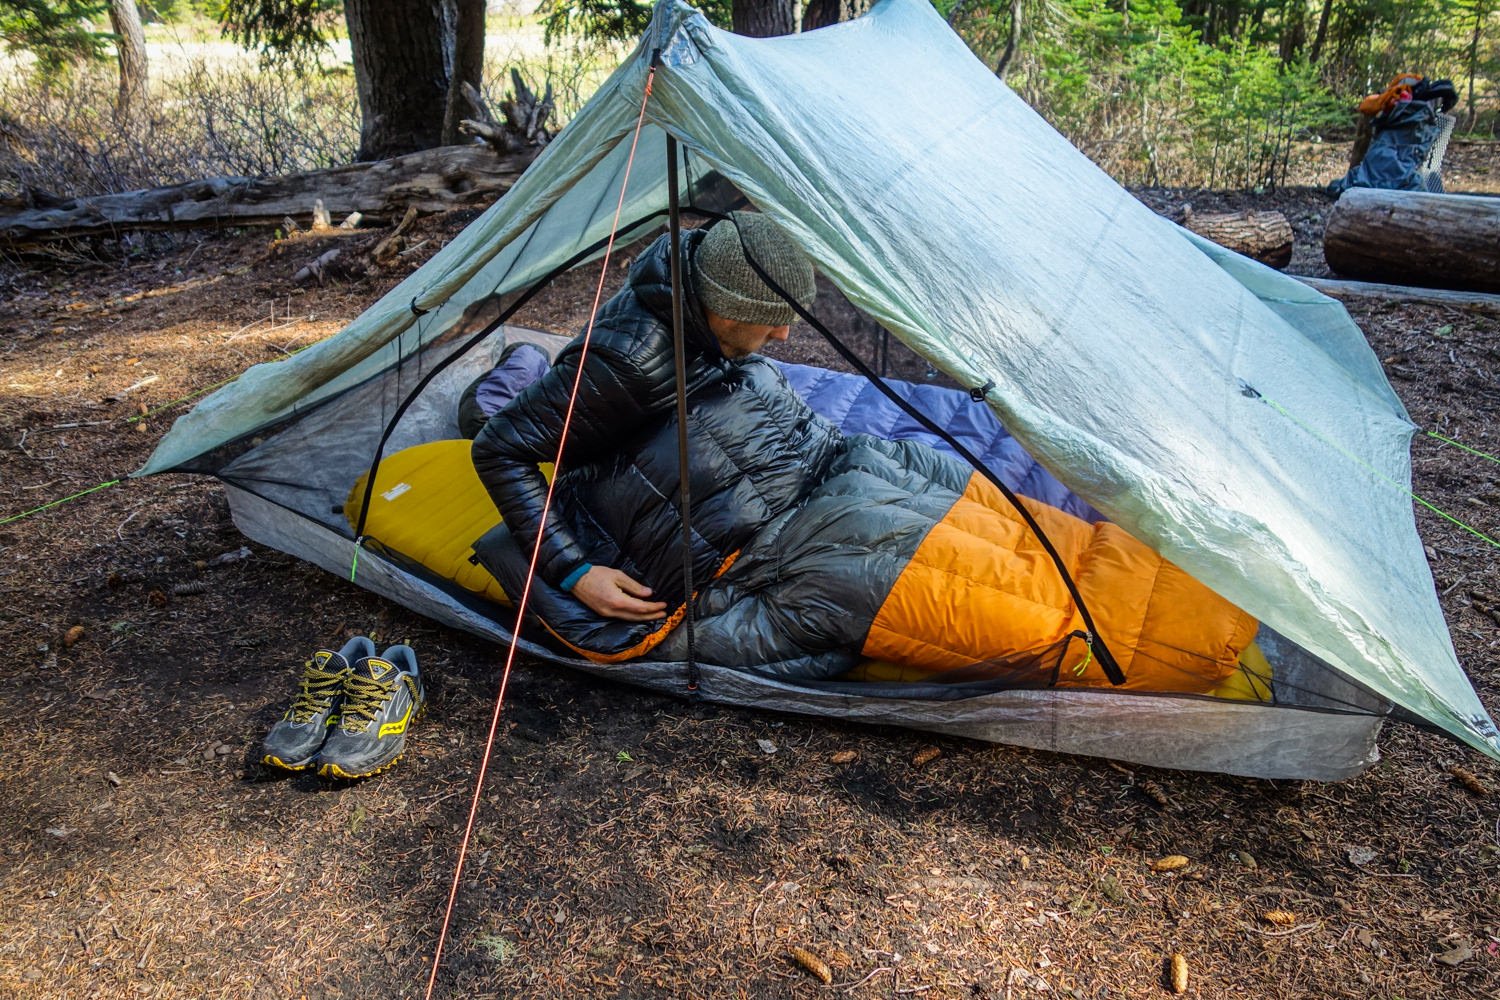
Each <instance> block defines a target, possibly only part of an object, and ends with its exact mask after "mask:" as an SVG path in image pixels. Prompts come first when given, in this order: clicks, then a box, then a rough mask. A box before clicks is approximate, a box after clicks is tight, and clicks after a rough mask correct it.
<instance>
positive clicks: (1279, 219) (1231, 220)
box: [1182, 212, 1294, 271]
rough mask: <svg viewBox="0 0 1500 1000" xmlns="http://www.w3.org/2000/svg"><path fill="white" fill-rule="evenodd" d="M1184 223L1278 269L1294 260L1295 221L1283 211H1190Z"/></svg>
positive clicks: (1218, 241) (1219, 242)
mask: <svg viewBox="0 0 1500 1000" xmlns="http://www.w3.org/2000/svg"><path fill="white" fill-rule="evenodd" d="M1182 224H1183V225H1184V226H1186V227H1187V228H1188V229H1191V230H1192V231H1193V232H1195V233H1197V234H1198V235H1199V236H1203V237H1206V238H1208V239H1211V240H1213V241H1214V242H1215V243H1217V244H1219V246H1221V247H1226V248H1228V249H1230V250H1233V251H1234V252H1235V253H1240V254H1244V255H1245V256H1246V257H1249V258H1251V259H1252V260H1258V261H1260V262H1261V263H1262V264H1266V265H1269V266H1271V267H1274V268H1276V269H1277V270H1278V271H1279V270H1281V269H1282V268H1284V267H1286V266H1287V265H1288V264H1290V263H1291V262H1292V246H1293V242H1294V240H1293V236H1292V224H1291V223H1290V222H1288V221H1287V219H1286V216H1284V215H1282V214H1281V213H1280V212H1217V213H1212V214H1209V213H1204V214H1194V213H1192V212H1189V213H1188V214H1187V216H1186V218H1184V220H1183V223H1182Z"/></svg>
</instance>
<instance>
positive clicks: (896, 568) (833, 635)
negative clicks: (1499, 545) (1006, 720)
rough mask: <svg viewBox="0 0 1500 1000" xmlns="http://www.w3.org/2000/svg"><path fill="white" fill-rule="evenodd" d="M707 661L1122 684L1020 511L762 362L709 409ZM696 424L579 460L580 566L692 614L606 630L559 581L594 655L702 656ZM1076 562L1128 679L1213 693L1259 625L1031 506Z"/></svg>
mask: <svg viewBox="0 0 1500 1000" xmlns="http://www.w3.org/2000/svg"><path fill="white" fill-rule="evenodd" d="M688 438H689V441H690V442H691V448H692V452H691V463H690V476H689V488H690V493H691V496H692V499H693V506H692V522H693V548H692V564H693V582H694V590H695V592H696V600H695V602H694V607H695V616H696V621H695V635H694V638H695V649H694V654H695V657H696V658H697V659H698V660H699V661H700V662H704V663H712V664H718V665H723V666H730V667H736V668H740V669H744V670H750V671H754V672H757V673H762V674H768V675H772V676H777V677H781V678H785V679H789V680H819V679H828V678H832V677H835V676H837V675H839V674H842V673H844V672H845V671H847V670H848V669H849V668H850V667H852V666H853V665H854V664H855V663H857V662H859V661H860V660H861V659H862V658H864V657H871V658H875V659H879V660H885V661H891V662H895V663H899V664H905V665H910V666H913V667H916V668H920V669H922V670H924V671H937V672H942V673H947V674H951V675H952V676H954V677H956V678H957V677H961V678H963V679H965V680H968V679H975V680H980V679H982V680H996V681H1003V682H1005V683H1008V684H1015V685H1034V684H1035V685H1040V684H1057V685H1103V684H1107V683H1108V681H1107V680H1106V679H1105V677H1104V674H1103V671H1102V669H1101V668H1100V666H1099V664H1098V661H1097V659H1096V658H1095V657H1094V656H1093V653H1092V650H1091V649H1090V648H1089V646H1088V644H1087V642H1086V641H1085V637H1086V633H1085V631H1084V629H1083V624H1082V620H1081V617H1080V615H1079V613H1078V610H1077V608H1075V607H1074V606H1073V603H1072V600H1071V597H1070V595H1069V593H1068V591H1067V589H1066V587H1065V586H1064V585H1063V582H1062V579H1061V577H1060V575H1059V574H1058V572H1057V569H1056V567H1055V566H1054V565H1053V563H1052V560H1051V558H1050V557H1049V556H1048V555H1047V554H1046V553H1045V552H1044V551H1043V549H1042V547H1041V545H1040V543H1039V541H1038V540H1037V538H1036V537H1035V535H1034V534H1033V533H1032V532H1031V530H1030V528H1028V527H1027V526H1026V525H1025V523H1024V522H1023V521H1022V520H1021V519H1020V517H1019V515H1018V514H1017V513H1016V512H1015V510H1014V509H1013V508H1012V507H1011V505H1010V503H1009V502H1008V501H1007V500H1006V499H1005V498H1004V497H1003V496H1002V495H1001V494H1000V492H999V491H998V490H997V489H996V488H995V487H994V486H993V485H991V484H990V483H989V482H988V481H987V480H985V479H983V478H982V477H980V476H978V475H977V474H976V473H974V472H973V471H972V470H971V469H970V468H969V467H968V466H967V465H965V464H964V463H963V462H961V461H959V460H958V459H956V458H953V457H952V456H949V455H944V454H940V453H939V452H937V451H935V450H934V449H932V448H929V447H927V446H925V445H922V444H920V443H917V442H912V441H894V442H893V441H886V440H882V439H879V438H875V437H872V436H868V435H852V436H845V435H844V434H842V433H840V432H839V430H838V429H837V428H836V427H834V426H833V425H832V424H831V423H830V422H828V421H827V420H825V419H823V418H822V417H820V416H819V415H818V414H817V413H815V412H813V410H812V409H811V408H810V407H809V406H808V405H807V404H806V403H805V402H804V401H803V400H802V399H801V397H799V396H798V395H797V394H796V393H795V392H793V391H792V390H791V389H790V387H789V386H788V384H787V379H786V376H785V375H784V374H783V372H782V371H781V369H779V368H778V367H777V366H776V365H774V364H772V363H771V362H768V361H766V360H765V359H763V358H759V357H756V356H752V357H750V358H749V359H747V360H745V361H743V362H740V363H737V364H733V365H730V366H728V371H727V372H726V373H725V374H724V376H723V377H722V378H721V379H720V380H718V381H717V382H714V383H712V384H710V385H708V386H705V387H703V388H701V389H699V390H698V391H697V392H695V393H694V394H693V395H692V396H691V399H690V408H689V414H688ZM677 476H678V459H677V426H676V417H675V414H669V415H667V416H666V417H664V418H663V419H662V420H660V421H658V422H657V423H655V424H654V425H652V426H650V427H648V428H647V429H645V430H643V431H641V432H639V433H637V434H636V435H635V436H634V437H632V438H631V439H629V440H626V441H623V442H620V444H619V445H618V446H617V447H616V448H615V450H614V451H613V453H612V454H610V455H607V456H601V457H599V458H598V459H596V460H595V461H592V462H588V463H584V464H581V465H579V466H577V467H575V468H573V469H567V468H565V469H564V472H563V474H562V475H561V476H560V477H559V478H558V490H557V494H556V496H555V498H554V511H555V512H556V516H557V517H558V518H559V520H561V521H562V522H564V523H566V524H567V525H568V526H569V528H570V535H571V538H572V539H573V540H574V544H576V545H577V546H578V547H579V549H580V551H581V552H582V554H583V558H585V559H587V561H589V562H591V563H594V564H597V565H607V566H614V567H617V568H619V569H621V570H623V571H625V572H626V573H628V574H630V575H631V576H632V577H634V578H635V579H637V580H640V581H642V582H643V583H645V584H647V585H648V586H650V587H651V588H652V589H653V591H654V592H655V593H656V594H657V595H660V596H661V597H662V599H664V600H666V601H667V602H668V605H669V606H670V607H673V608H675V609H676V610H675V611H674V613H672V614H671V615H669V616H668V617H667V618H665V619H663V620H661V621H659V622H648V623H634V622H625V621H619V620H616V619H609V618H603V617H601V616H599V615H596V614H594V613H593V612H592V611H591V610H589V609H588V608H587V607H585V606H584V605H583V604H581V603H580V602H578V601H577V600H575V599H574V598H573V597H572V596H571V595H570V594H568V593H567V592H566V591H564V590H563V589H562V588H561V587H559V586H557V585H555V584H553V583H550V582H549V581H547V580H546V579H545V578H544V577H542V578H538V579H537V580H536V582H535V583H534V584H533V592H532V599H531V610H532V612H533V613H534V614H535V615H536V617H537V618H538V619H540V620H541V622H542V623H543V624H544V625H545V626H546V627H547V628H548V629H549V630H550V631H551V632H552V633H553V634H554V635H555V636H556V637H557V638H558V639H560V640H561V641H563V642H564V643H566V644H567V645H568V646H569V647H571V648H572V649H573V650H575V651H576V652H577V653H578V654H580V655H581V656H584V657H586V658H588V659H591V660H594V661H596V662H623V661H626V660H630V659H635V658H640V657H650V658H655V659H664V660H681V659H684V658H686V652H687V650H686V637H685V630H683V629H681V628H679V627H678V626H679V625H680V623H681V621H682V617H683V614H684V603H685V602H684V600H683V597H684V583H685V581H684V579H683V572H682V557H681V548H680V546H681V534H682V533H681V523H680V520H679V519H678V516H677V511H676V506H675V505H676V498H677V496H678V489H677V486H678V483H677ZM1024 502H1026V503H1027V504H1028V506H1029V507H1030V509H1031V511H1032V513H1033V515H1034V516H1035V517H1037V519H1038V520H1039V521H1040V522H1041V524H1042V527H1043V529H1044V531H1045V532H1046V533H1047V535H1048V537H1049V538H1051V540H1052V542H1053V544H1054V545H1055V546H1056V547H1057V549H1058V550H1059V551H1060V552H1061V553H1062V555H1063V557H1064V559H1065V561H1066V563H1067V565H1068V567H1069V572H1070V574H1071V575H1072V576H1073V578H1074V579H1075V580H1076V581H1077V584H1078V586H1079V588H1080V591H1081V593H1082V595H1083V598H1084V601H1085V603H1086V604H1087V606H1088V608H1089V610H1090V611H1091V612H1092V614H1093V616H1094V619H1095V623H1096V625H1097V626H1098V628H1099V630H1100V633H1101V634H1102V635H1103V637H1104V639H1105V641H1106V642H1107V643H1108V644H1109V647H1110V649H1111V651H1112V652H1113V653H1114V654H1115V657H1116V659H1117V660H1118V661H1119V663H1120V665H1121V667H1122V668H1123V670H1124V671H1125V674H1126V677H1127V682H1126V686H1127V687H1130V688H1140V689H1148V690H1156V691H1207V690H1210V689H1212V688H1214V687H1215V686H1216V685H1217V684H1218V683H1219V682H1220V681H1221V680H1222V679H1223V678H1224V677H1226V676H1227V675H1228V674H1230V673H1231V672H1232V671H1234V669H1235V667H1236V662H1237V660H1238V657H1239V655H1240V652H1241V651H1242V650H1243V649H1244V648H1245V647H1246V646H1247V645H1248V644H1249V643H1250V642H1251V640H1252V639H1253V638H1254V634H1255V630H1256V622H1255V621H1254V620H1253V619H1252V618H1251V617H1250V616H1248V615H1246V614H1244V613H1243V612H1241V611H1239V610H1238V609H1236V608H1235V607H1233V606H1232V605H1230V604H1228V603H1227V602H1225V601H1224V600H1222V599H1221V598H1219V597H1218V596H1217V595H1215V594H1213V593H1212V592H1211V591H1209V590H1208V589H1207V588H1205V587H1203V586H1202V585H1200V584H1198V583H1197V582H1196V581H1194V580H1192V579H1191V578H1190V577H1188V576H1187V575H1186V574H1184V573H1182V572H1181V571H1180V570H1178V569H1177V568H1176V567H1175V566H1173V565H1171V564H1170V563H1168V562H1166V561H1165V560H1163V559H1161V558H1160V557H1159V556H1157V555H1155V554H1154V553H1153V552H1151V551H1150V550H1149V549H1147V548H1146V547H1145V546H1143V545H1141V544H1140V543H1139V542H1137V541H1136V540H1135V539H1133V538H1131V537H1130V536H1129V535H1128V534H1127V533H1125V532H1124V531H1123V530H1121V529H1120V528H1118V527H1117V526H1115V525H1112V524H1109V523H1105V522H1100V523H1089V522H1087V521H1084V520H1083V519H1081V518H1079V517H1076V516H1074V515H1072V514H1068V513H1065V512H1063V511H1061V510H1058V509H1056V508H1053V507H1050V506H1048V505H1046V504H1042V503H1039V502H1036V501H1030V500H1027V501H1024ZM475 552H476V554H477V556H478V557H479V558H480V559H481V561H483V562H484V564H485V565H486V566H487V567H488V568H489V569H490V571H491V572H492V573H493V574H494V575H495V577H496V578H497V579H498V580H499V582H500V584H501V586H502V587H503V588H504V589H505V590H506V591H507V592H510V593H519V591H520V588H521V586H522V585H523V583H524V579H525V574H526V569H527V562H528V559H527V556H528V555H529V550H526V551H523V549H522V547H521V546H519V545H517V544H516V542H515V540H514V538H513V537H512V536H511V534H510V531H509V529H508V528H507V527H506V526H505V525H503V524H502V525H499V526H497V527H496V528H495V529H493V530H492V531H490V532H488V533H487V534H486V535H485V536H484V537H483V538H482V539H481V540H479V541H478V542H477V543H476V544H475Z"/></svg>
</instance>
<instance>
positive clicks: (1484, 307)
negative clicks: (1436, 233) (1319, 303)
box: [1292, 274, 1500, 316]
mask: <svg viewBox="0 0 1500 1000" xmlns="http://www.w3.org/2000/svg"><path fill="white" fill-rule="evenodd" d="M1292 277H1294V278H1296V279H1297V280H1298V281H1300V282H1302V283H1303V284H1304V285H1307V286H1308V287H1309V288H1313V289H1316V290H1317V291H1320V292H1322V293H1323V294H1324V295H1330V296H1332V297H1333V298H1336V299H1340V300H1342V301H1350V300H1354V301H1359V300H1361V299H1364V300H1372V301H1376V302H1390V303H1396V302H1414V303H1416V304H1417V305H1424V306H1447V307H1449V308H1452V309H1462V310H1464V311H1466V312H1482V313H1487V314H1491V315H1497V316H1500V295H1496V294H1495V293H1493V292H1455V291H1451V290H1449V289H1446V288H1413V287H1412V286H1410V285H1386V284H1378V283H1375V282H1370V281H1340V280H1338V279H1336V278H1310V277H1307V276H1305V275H1301V274H1294V275H1292Z"/></svg>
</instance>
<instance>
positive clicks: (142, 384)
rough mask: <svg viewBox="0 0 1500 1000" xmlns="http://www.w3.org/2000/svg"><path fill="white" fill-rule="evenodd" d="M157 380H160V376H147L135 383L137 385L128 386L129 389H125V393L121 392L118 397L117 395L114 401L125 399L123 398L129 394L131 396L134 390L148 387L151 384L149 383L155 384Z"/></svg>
mask: <svg viewBox="0 0 1500 1000" xmlns="http://www.w3.org/2000/svg"><path fill="white" fill-rule="evenodd" d="M159 378H161V376H160V375H148V376H146V377H145V378H143V379H141V380H140V381H139V382H137V383H136V384H135V385H133V386H130V387H129V388H128V389H126V390H125V391H124V392H121V393H120V394H119V395H117V396H116V397H115V398H116V399H120V398H123V397H125V396H128V395H130V394H131V393H132V392H135V391H136V390H137V389H140V388H144V387H145V386H148V385H150V384H151V383H152V382H155V381H156V380H157V379H159Z"/></svg>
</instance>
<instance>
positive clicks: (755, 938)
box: [750, 879, 779, 955]
mask: <svg viewBox="0 0 1500 1000" xmlns="http://www.w3.org/2000/svg"><path fill="white" fill-rule="evenodd" d="M778 884H779V883H777V881H776V880H775V879H772V880H771V882H770V884H769V885H767V886H766V887H765V888H764V889H762V890H761V891H760V899H759V900H757V901H756V903H755V909H753V910H751V911H750V946H751V947H752V948H754V949H755V953H756V954H757V955H758V954H760V950H761V948H760V928H759V927H758V926H756V921H757V920H758V919H759V918H760V908H761V905H762V904H764V903H765V901H766V893H768V892H770V891H771V890H772V889H774V888H775V887H776V886H777V885H778Z"/></svg>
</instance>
